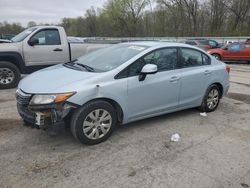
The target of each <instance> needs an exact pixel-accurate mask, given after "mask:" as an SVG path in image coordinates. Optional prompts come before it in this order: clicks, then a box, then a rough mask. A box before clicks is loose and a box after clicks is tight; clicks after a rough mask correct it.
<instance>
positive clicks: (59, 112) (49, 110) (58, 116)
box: [17, 102, 77, 129]
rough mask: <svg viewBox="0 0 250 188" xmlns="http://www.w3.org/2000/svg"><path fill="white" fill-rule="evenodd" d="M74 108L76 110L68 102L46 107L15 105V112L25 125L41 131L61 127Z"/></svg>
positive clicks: (73, 105) (74, 106)
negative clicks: (50, 127) (27, 124)
mask: <svg viewBox="0 0 250 188" xmlns="http://www.w3.org/2000/svg"><path fill="white" fill-rule="evenodd" d="M75 108H77V105H75V104H71V103H69V102H64V103H58V104H47V105H23V104H20V103H17V110H18V112H19V114H20V116H21V117H22V119H23V120H24V121H25V122H26V123H29V124H31V125H34V126H35V127H37V128H41V129H47V128H49V126H55V125H63V124H64V123H65V118H66V117H67V116H68V115H69V113H70V112H71V110H73V109H75Z"/></svg>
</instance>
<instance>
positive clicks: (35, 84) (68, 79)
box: [18, 65, 102, 94]
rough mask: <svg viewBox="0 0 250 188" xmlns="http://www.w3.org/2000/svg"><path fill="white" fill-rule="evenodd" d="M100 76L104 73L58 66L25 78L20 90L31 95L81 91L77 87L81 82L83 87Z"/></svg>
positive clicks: (19, 86)
mask: <svg viewBox="0 0 250 188" xmlns="http://www.w3.org/2000/svg"><path fill="white" fill-rule="evenodd" d="M99 74H102V73H93V72H85V71H80V70H74V69H71V68H67V67H64V66H63V65H56V66H52V67H49V68H46V69H42V70H40V71H37V72H35V73H33V74H30V75H28V76H27V77H25V78H23V79H22V80H21V82H20V83H19V85H18V88H20V89H21V90H22V91H24V92H26V93H31V94H32V93H33V94H35V93H36V94H38V93H63V92H72V91H77V90H78V89H79V87H77V84H79V82H80V84H81V85H82V84H84V83H86V82H88V81H90V80H91V78H94V77H96V76H98V75H99ZM69 85H70V86H69ZM66 86H69V87H66ZM74 86H75V88H74Z"/></svg>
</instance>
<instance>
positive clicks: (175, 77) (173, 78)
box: [170, 76, 180, 82]
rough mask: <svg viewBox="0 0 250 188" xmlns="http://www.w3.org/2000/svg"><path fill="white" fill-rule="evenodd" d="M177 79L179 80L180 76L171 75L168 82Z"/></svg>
mask: <svg viewBox="0 0 250 188" xmlns="http://www.w3.org/2000/svg"><path fill="white" fill-rule="evenodd" d="M178 80H180V77H178V76H173V77H171V78H170V82H175V81H178Z"/></svg>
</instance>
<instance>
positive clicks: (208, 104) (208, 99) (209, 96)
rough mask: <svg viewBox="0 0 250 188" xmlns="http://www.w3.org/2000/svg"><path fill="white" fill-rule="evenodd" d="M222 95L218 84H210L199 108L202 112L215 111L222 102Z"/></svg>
mask: <svg viewBox="0 0 250 188" xmlns="http://www.w3.org/2000/svg"><path fill="white" fill-rule="evenodd" d="M216 93H217V96H216ZM213 94H214V95H213ZM220 96H221V91H220V88H219V87H218V86H217V85H215V84H213V85H211V86H209V87H208V89H207V91H206V94H205V96H204V97H203V100H202V104H201V106H200V107H199V110H200V111H202V112H213V111H215V110H216V108H217V107H218V105H219V103H220V98H221V97H220Z"/></svg>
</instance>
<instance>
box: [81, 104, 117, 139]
mask: <svg viewBox="0 0 250 188" xmlns="http://www.w3.org/2000/svg"><path fill="white" fill-rule="evenodd" d="M111 125H112V117H111V114H110V113H109V112H108V111H106V110H104V109H96V110H93V111H92V112H90V113H89V114H88V115H87V116H86V118H85V120H84V122H83V133H84V134H85V136H86V137H88V138H89V139H91V140H96V139H99V138H102V137H104V136H105V135H106V134H107V133H108V132H109V130H110V128H111Z"/></svg>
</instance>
